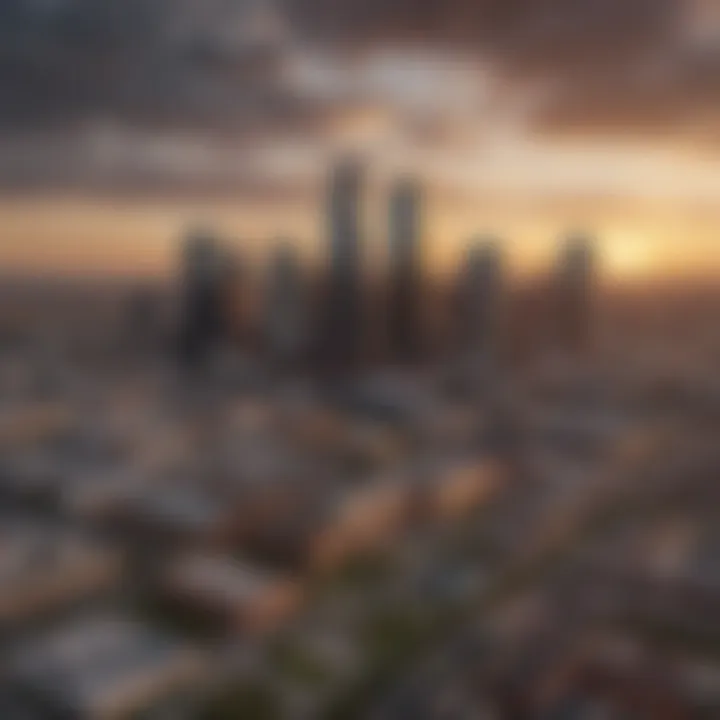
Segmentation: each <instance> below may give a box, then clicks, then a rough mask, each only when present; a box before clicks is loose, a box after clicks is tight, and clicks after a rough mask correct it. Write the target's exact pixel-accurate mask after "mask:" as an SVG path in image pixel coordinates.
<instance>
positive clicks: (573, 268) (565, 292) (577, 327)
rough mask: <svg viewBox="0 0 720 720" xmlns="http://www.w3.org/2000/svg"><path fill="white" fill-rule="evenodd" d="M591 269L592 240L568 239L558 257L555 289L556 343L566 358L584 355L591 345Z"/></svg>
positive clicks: (592, 293) (593, 255)
mask: <svg viewBox="0 0 720 720" xmlns="http://www.w3.org/2000/svg"><path fill="white" fill-rule="evenodd" d="M595 266H596V261H595V246H594V243H593V241H592V239H591V238H589V237H587V236H584V235H574V236H572V237H570V239H569V240H568V241H567V243H566V245H565V248H564V250H563V251H562V253H561V256H560V260H559V264H558V269H557V275H556V287H555V294H556V298H557V301H556V307H555V314H556V317H555V324H556V327H557V331H558V342H559V344H560V348H561V349H562V350H563V351H564V352H566V353H568V354H570V355H577V354H581V353H584V352H586V351H588V350H589V349H590V347H591V344H592V340H593V334H594V327H593V302H594V289H595V271H596V267H595Z"/></svg>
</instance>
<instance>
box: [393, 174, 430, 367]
mask: <svg viewBox="0 0 720 720" xmlns="http://www.w3.org/2000/svg"><path fill="white" fill-rule="evenodd" d="M421 204H422V194H421V190H420V187H419V185H418V184H417V183H416V182H415V181H413V180H411V179H404V180H401V181H400V182H398V183H397V185H396V186H395V187H394V189H393V190H392V192H391V195H390V205H389V244H390V247H389V254H390V288H389V328H388V330H389V333H390V338H389V340H390V348H391V352H392V355H393V357H394V359H396V360H400V361H408V360H413V359H416V358H417V356H418V354H419V352H420V350H421V346H422V338H421V335H422V317H421V315H422V304H421V303H422V290H423V288H422V264H421V232H422V228H421V223H422V219H421Z"/></svg>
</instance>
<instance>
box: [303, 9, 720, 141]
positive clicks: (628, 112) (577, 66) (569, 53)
mask: <svg viewBox="0 0 720 720" xmlns="http://www.w3.org/2000/svg"><path fill="white" fill-rule="evenodd" d="M691 4H692V3H691V0H390V1H388V0H366V1H365V2H362V3H359V2H352V3H349V2H344V3H343V2H337V0H292V2H291V3H290V5H291V7H292V8H293V11H294V17H295V19H296V21H297V22H298V23H300V24H303V23H304V26H305V27H306V29H307V31H308V32H311V33H315V34H316V36H317V37H319V38H332V39H335V40H336V41H337V40H338V39H341V40H343V41H346V42H349V43H354V44H357V45H359V46H368V45H372V44H377V43H388V44H392V43H398V42H400V43H409V44H413V45H417V44H422V45H425V46H436V47H445V48H450V49H457V48H463V49H470V50H472V51H476V52H478V53H479V54H480V55H482V56H483V57H486V58H488V59H489V60H490V61H491V62H493V63H494V66H495V67H496V69H497V70H498V71H499V72H500V73H501V74H502V75H503V76H504V77H506V78H507V80H508V82H509V83H511V84H512V83H513V82H517V83H520V84H522V83H528V82H532V81H541V82H543V81H544V82H546V83H548V84H549V85H550V87H551V88H552V92H551V93H549V95H548V99H549V101H548V103H547V105H546V106H545V107H543V108H540V109H539V111H538V115H539V116H538V117H537V122H538V125H539V126H540V127H541V128H543V129H545V130H555V131H561V132H562V131H566V130H568V131H569V130H580V131H591V132H610V131H612V132H621V133H623V132H625V133H629V134H636V133H638V132H640V133H646V132H649V131H657V132H665V131H673V130H676V129H677V128H678V127H679V126H683V125H686V124H688V123H690V124H692V123H693V122H694V121H696V120H697V119H698V116H700V117H705V123H706V124H707V126H708V127H707V128H705V129H706V130H712V127H711V125H712V126H714V127H717V125H718V124H720V116H719V113H720V25H718V22H719V21H718V17H717V16H716V17H715V23H716V24H715V26H714V31H715V34H714V35H713V36H712V37H713V38H714V41H715V42H714V44H713V45H710V44H709V43H706V44H705V45H704V46H703V47H702V48H698V47H694V46H693V44H692V42H691V39H690V38H689V37H688V36H687V30H688V28H687V23H688V19H689V15H688V13H689V11H690V8H691ZM701 22H702V21H701ZM710 34H711V35H712V30H710ZM708 116H709V117H708Z"/></svg>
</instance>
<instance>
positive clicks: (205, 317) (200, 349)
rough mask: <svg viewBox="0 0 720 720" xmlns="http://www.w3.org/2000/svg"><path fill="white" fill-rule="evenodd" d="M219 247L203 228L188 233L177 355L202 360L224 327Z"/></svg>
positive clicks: (187, 360)
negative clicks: (178, 350) (178, 352)
mask: <svg viewBox="0 0 720 720" xmlns="http://www.w3.org/2000/svg"><path fill="white" fill-rule="evenodd" d="M223 290H224V288H223V261H222V253H221V249H220V247H219V246H218V243H217V241H216V240H215V238H213V236H212V235H211V234H209V233H207V232H205V231H193V232H191V233H190V234H189V235H188V237H187V239H186V241H185V244H184V247H183V256H182V287H181V317H180V357H181V360H182V361H183V362H185V363H187V364H190V365H195V364H198V363H201V362H202V361H203V360H204V359H205V358H206V357H207V355H208V354H209V352H210V350H211V349H212V347H213V346H214V345H215V344H216V343H217V342H218V341H219V340H220V339H221V337H222V335H223V332H224V327H225V312H224V299H225V298H224V292H223Z"/></svg>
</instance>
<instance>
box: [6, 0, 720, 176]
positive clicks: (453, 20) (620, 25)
mask: <svg viewBox="0 0 720 720" xmlns="http://www.w3.org/2000/svg"><path fill="white" fill-rule="evenodd" d="M701 6H702V8H705V9H702V10H700V9H699V8H700V7H701ZM708 7H709V8H710V10H707V9H706V8H708ZM713 8H715V9H717V4H716V3H713V2H712V0H711V2H709V3H708V2H703V0H277V2H276V4H275V5H273V4H272V2H271V0H102V2H99V1H98V0H2V1H0V136H2V138H4V141H5V142H4V143H3V146H2V148H0V151H2V153H3V156H4V157H5V158H6V159H9V162H6V163H4V164H2V165H0V183H1V184H2V185H4V186H6V187H7V186H11V185H12V184H13V183H16V184H23V183H25V184H26V185H33V184H35V183H40V184H42V182H44V181H48V182H49V181H52V182H54V183H59V184H62V183H63V182H69V181H72V182H76V183H78V182H79V183H87V182H89V183H91V184H92V183H98V182H101V181H106V182H108V183H109V184H112V182H118V183H121V184H126V185H129V184H132V183H133V182H136V183H138V184H142V185H146V184H152V183H155V182H157V183H162V182H163V177H165V178H166V181H167V182H168V183H170V184H172V183H176V182H180V180H181V179H182V178H183V177H187V176H188V175H191V174H193V173H194V174H195V175H197V176H198V178H200V179H199V180H197V181H196V182H197V183H198V184H201V185H206V184H213V183H220V184H221V183H223V182H229V183H239V184H243V183H245V182H246V181H245V179H244V178H245V177H247V178H249V179H248V180H247V182H248V183H252V176H253V174H254V173H255V174H260V170H261V165H262V161H261V160H258V158H257V156H256V155H253V154H252V153H248V152H245V150H244V149H245V148H252V146H253V145H255V144H257V143H266V142H269V141H270V140H271V139H272V138H279V139H281V140H288V139H290V140H292V139H294V140H295V141H296V143H298V144H301V145H302V144H305V145H314V144H315V143H321V142H322V141H323V140H324V141H327V142H328V143H332V141H333V140H334V138H335V136H336V135H339V136H343V134H352V133H355V134H362V133H366V134H370V135H372V134H373V133H375V134H376V135H377V134H381V133H386V134H388V137H390V138H391V139H392V137H393V135H392V133H393V132H395V133H396V135H395V137H396V136H397V134H400V135H402V136H405V137H408V138H411V139H413V138H415V139H417V141H418V142H422V143H429V144H438V145H443V144H447V143H452V142H454V141H456V140H457V138H461V137H463V133H465V132H466V131H467V130H468V129H470V130H471V131H472V133H476V134H477V133H478V132H482V131H483V128H484V127H485V126H488V125H492V124H493V123H495V124H496V125H497V124H502V125H507V124H508V123H512V122H519V121H520V119H522V122H527V123H528V124H529V125H530V127H531V128H534V129H535V130H536V131H537V132H539V133H545V134H559V135H570V134H578V133H580V134H587V135H597V136H607V135H617V134H619V135H622V136H628V137H637V136H642V137H646V136H648V135H649V134H653V135H656V136H661V137H663V138H670V139H671V140H673V139H675V138H677V137H685V136H687V137H692V138H694V139H697V138H700V139H702V140H706V139H708V140H710V141H711V143H712V142H715V143H716V142H717V140H718V134H719V132H720V131H718V128H719V127H720V35H719V34H718V33H717V32H715V30H720V26H718V25H717V24H716V25H715V26H713V23H714V22H715V20H716V19H717V13H715V12H714V11H713ZM714 28H715V29H714ZM716 39H717V41H718V42H715V40H716ZM458 58H460V60H457V59H458ZM108 125H109V126H111V127H116V128H124V129H123V130H122V131H118V132H117V134H116V140H115V142H116V144H115V145H114V146H113V147H114V148H115V155H114V156H112V157H114V160H112V159H111V160H109V159H108V157H107V156H103V157H104V159H103V157H100V159H98V148H97V146H96V145H93V143H92V142H91V140H92V133H94V132H96V129H97V127H98V126H100V127H105V126H108ZM88 128H90V130H91V133H90V135H91V137H90V139H88V138H87V137H84V136H85V135H86V134H87V132H88V131H87V129H88ZM168 137H169V138H170V139H167V138H168ZM162 138H166V139H165V140H163V141H162V142H161V140H162ZM177 138H181V140H178V139H177ZM203 138H204V139H203ZM226 141H227V142H231V143H232V146H233V148H235V150H234V151H233V153H230V154H229V155H226V154H225V151H224V149H223V147H224V146H223V143H224V142H226ZM122 143H125V145H123V149H122V150H120V151H117V148H118V147H119V146H120V145H122ZM158 143H159V144H158ZM154 146H157V147H156V149H152V150H151V151H148V152H145V151H144V150H143V149H142V148H148V147H150V148H152V147H154ZM198 147H200V148H203V147H204V148H205V149H204V150H199V149H198ZM217 147H220V150H217ZM715 147H717V145H716V146H715ZM11 148H14V149H12V150H11ZM169 148H170V149H169ZM208 148H210V149H208ZM70 149H73V150H74V153H75V154H74V155H72V157H68V156H70V155H71V150H70ZM241 149H242V151H241ZM171 150H172V151H171ZM125 151H127V153H126V152H125ZM189 158H195V160H194V161H193V162H189V161H188V159H189ZM230 158H232V159H233V161H234V160H235V159H236V158H237V162H238V163H240V164H241V163H245V165H244V166H243V167H242V170H239V169H236V168H232V167H228V164H229V162H230ZM240 175H242V176H243V179H242V182H241V178H240V177H239V176H240ZM187 182H189V183H192V181H190V180H188V181H187Z"/></svg>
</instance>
